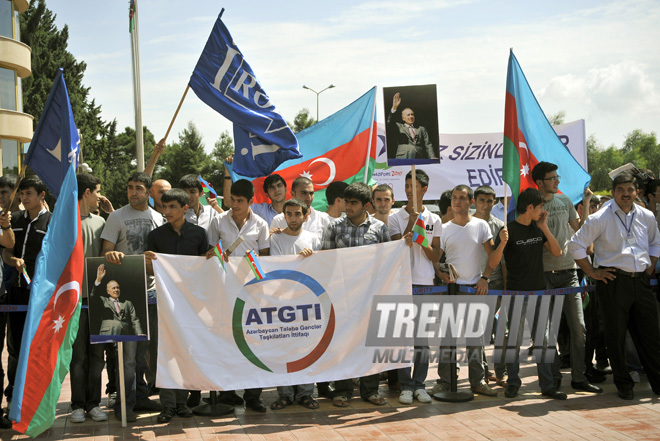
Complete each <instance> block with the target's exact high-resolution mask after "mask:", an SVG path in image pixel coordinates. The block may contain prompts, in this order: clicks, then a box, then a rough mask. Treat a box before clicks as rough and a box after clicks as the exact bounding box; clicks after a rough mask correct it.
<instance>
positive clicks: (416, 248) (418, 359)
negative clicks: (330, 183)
mask: <svg viewBox="0 0 660 441" xmlns="http://www.w3.org/2000/svg"><path fill="white" fill-rule="evenodd" d="M415 185H416V186H417V210H419V211H416V210H415V206H414V203H413V201H414V199H413V193H412V189H413V180H412V173H410V172H409V173H408V174H407V175H406V186H405V190H406V196H407V197H408V204H407V205H406V206H405V207H403V208H402V209H401V210H399V211H397V212H396V213H394V214H393V215H391V216H390V217H389V224H388V228H389V230H390V234H391V235H392V240H398V239H401V238H402V237H403V236H405V235H406V234H409V233H410V232H411V231H412V230H413V227H414V226H415V222H417V218H418V217H419V215H420V212H421V214H422V219H423V220H424V225H425V227H426V237H427V239H428V242H429V243H428V246H426V247H424V246H422V245H420V244H418V243H415V242H413V243H412V250H411V253H410V264H411V269H412V283H413V288H417V287H423V286H433V278H434V277H435V270H434V269H433V263H434V262H437V261H438V260H440V233H441V232H442V222H441V221H440V217H439V216H438V215H437V214H434V213H431V212H430V211H429V210H427V209H426V208H425V207H424V205H423V204H422V201H423V200H424V195H425V194H426V191H427V190H428V188H429V176H428V175H427V174H426V172H424V170H417V171H416V173H415ZM374 193H375V192H374ZM425 352H428V346H417V345H415V360H414V364H413V368H412V369H411V368H409V367H408V368H403V369H399V383H400V385H401V395H400V396H399V401H400V402H401V403H402V404H412V402H413V397H414V398H417V400H419V401H420V402H422V403H430V402H431V401H432V400H431V397H430V396H429V394H428V393H426V389H425V387H424V381H425V380H426V374H427V372H428V370H429V361H428V354H427V353H425Z"/></svg>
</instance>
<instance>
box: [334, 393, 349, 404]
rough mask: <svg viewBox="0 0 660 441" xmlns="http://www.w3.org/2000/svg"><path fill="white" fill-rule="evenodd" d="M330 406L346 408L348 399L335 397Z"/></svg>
mask: <svg viewBox="0 0 660 441" xmlns="http://www.w3.org/2000/svg"><path fill="white" fill-rule="evenodd" d="M332 405H333V406H335V407H348V398H346V397H343V396H341V395H337V396H336V397H333V398H332Z"/></svg>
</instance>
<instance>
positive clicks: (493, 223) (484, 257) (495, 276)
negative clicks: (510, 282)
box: [479, 215, 504, 282]
mask: <svg viewBox="0 0 660 441" xmlns="http://www.w3.org/2000/svg"><path fill="white" fill-rule="evenodd" d="M486 223H487V224H488V228H490V232H491V234H492V235H493V241H495V240H496V239H497V236H498V235H499V234H500V230H501V229H502V228H504V222H502V221H501V220H499V219H498V218H496V217H495V216H493V215H491V216H490V219H488V220H487V221H486ZM487 261H488V254H486V250H481V260H480V261H479V265H481V273H482V274H483V272H484V270H485V269H486V262H487ZM502 263H504V258H502V261H501V262H500V263H498V264H497V266H496V267H495V269H494V270H493V272H492V273H490V277H489V279H490V281H491V282H497V281H499V280H502Z"/></svg>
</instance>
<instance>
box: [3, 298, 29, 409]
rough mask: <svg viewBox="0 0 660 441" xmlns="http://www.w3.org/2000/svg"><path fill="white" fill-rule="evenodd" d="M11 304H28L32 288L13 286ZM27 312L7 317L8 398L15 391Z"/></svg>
mask: <svg viewBox="0 0 660 441" xmlns="http://www.w3.org/2000/svg"><path fill="white" fill-rule="evenodd" d="M8 299H9V304H10V305H27V304H28V301H29V300H30V290H29V289H27V288H25V287H18V286H13V287H12V288H11V290H10V291H9V295H8ZM26 316H27V313H26V312H12V313H10V314H8V318H7V353H8V354H9V357H8V361H7V380H8V382H9V385H8V386H7V389H6V390H5V395H6V396H7V400H11V398H12V396H13V393H14V381H15V380H16V371H17V370H18V356H19V355H20V353H21V340H22V339H23V328H24V327H25V318H26Z"/></svg>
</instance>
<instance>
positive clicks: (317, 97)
mask: <svg viewBox="0 0 660 441" xmlns="http://www.w3.org/2000/svg"><path fill="white" fill-rule="evenodd" d="M333 87H335V85H334V84H331V85H329V86H328V87H326V88H325V89H323V90H322V91H320V92H317V91H315V90H314V89H312V88H311V87H307V86H305V85H304V84H303V89H307V90H311V91H312V92H314V93H315V94H316V122H319V95H321V94H322V93H323V92H325V91H326V90H328V89H332V88H333Z"/></svg>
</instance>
